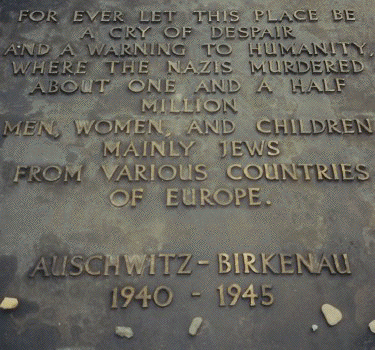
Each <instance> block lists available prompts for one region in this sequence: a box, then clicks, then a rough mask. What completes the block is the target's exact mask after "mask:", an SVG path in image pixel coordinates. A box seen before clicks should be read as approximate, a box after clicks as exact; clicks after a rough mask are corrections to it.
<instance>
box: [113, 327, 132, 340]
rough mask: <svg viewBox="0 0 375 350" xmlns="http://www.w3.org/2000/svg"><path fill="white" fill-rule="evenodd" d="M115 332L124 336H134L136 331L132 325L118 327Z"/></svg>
mask: <svg viewBox="0 0 375 350" xmlns="http://www.w3.org/2000/svg"><path fill="white" fill-rule="evenodd" d="M115 333H116V334H117V335H118V336H119V337H122V338H128V339H130V338H132V337H133V335H134V333H133V330H132V329H131V328H130V327H119V326H118V327H116V330H115Z"/></svg>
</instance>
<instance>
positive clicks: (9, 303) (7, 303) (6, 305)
mask: <svg viewBox="0 0 375 350" xmlns="http://www.w3.org/2000/svg"><path fill="white" fill-rule="evenodd" d="M18 304H19V303H18V299H17V298H8V297H5V298H4V299H3V301H2V302H1V304H0V309H3V310H12V309H15V308H16V307H17V306H18Z"/></svg>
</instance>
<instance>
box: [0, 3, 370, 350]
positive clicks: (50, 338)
mask: <svg viewBox="0 0 375 350" xmlns="http://www.w3.org/2000/svg"><path fill="white" fill-rule="evenodd" d="M334 7H337V8H341V9H343V8H351V9H354V10H355V11H356V17H357V21H356V22H354V23H350V24H344V23H334V22H332V20H330V19H329V13H330V10H331V9H332V8H334ZM299 8H302V9H304V8H308V9H317V10H318V11H319V13H321V14H322V15H321V16H320V17H321V20H320V21H319V22H317V23H312V24H311V23H293V24H291V26H292V27H293V30H294V31H295V32H296V33H297V34H298V40H299V41H301V42H302V41H306V42H326V41H357V42H360V41H365V42H367V46H366V55H365V56H364V57H363V58H361V60H362V61H363V62H364V63H365V68H366V70H365V72H364V73H362V74H360V75H357V76H353V75H348V76H346V77H345V79H346V82H347V86H346V88H345V90H344V92H343V93H342V94H316V93H312V94H309V95H307V94H306V95H301V94H292V93H291V92H290V87H289V78H290V77H289V76H283V75H274V76H268V78H269V81H270V82H271V83H272V84H273V86H274V87H276V88H275V89H274V93H273V94H266V93H264V94H256V93H255V90H256V88H257V86H258V85H259V83H260V81H261V76H260V75H254V76H253V75H250V72H249V69H248V63H247V61H248V60H249V57H248V56H247V53H246V51H244V50H240V49H236V50H235V52H234V53H233V55H232V56H231V57H230V60H231V61H232V62H233V66H234V72H233V74H231V75H230V76H228V77H229V78H236V79H238V80H239V81H240V82H241V84H242V89H241V91H240V93H238V94H237V95H236V97H237V98H238V102H239V109H240V111H239V113H237V114H236V115H228V116H227V117H226V116H224V115H221V114H217V115H215V116H207V115H205V114H203V113H201V114H199V115H195V116H191V115H178V116H176V115H165V116H162V118H163V120H165V121H166V125H167V126H168V128H169V130H170V131H171V136H170V139H176V140H180V139H183V140H190V139H193V140H196V142H197V144H198V146H197V148H196V151H195V152H194V154H193V155H192V156H191V157H190V159H189V160H188V161H189V162H190V163H198V162H204V163H205V164H207V166H208V169H209V173H210V180H208V181H206V182H205V183H204V184H202V186H203V185H204V186H205V187H209V188H212V189H213V188H217V187H219V186H222V184H223V183H224V184H225V185H227V186H228V187H231V186H233V187H249V186H250V187H251V186H259V187H261V188H262V196H264V197H266V198H268V199H270V200H272V203H273V205H272V206H271V207H268V208H267V207H262V208H250V209H249V208H247V207H241V208H234V207H228V208H196V209H195V208H184V207H181V206H180V207H178V208H166V207H165V204H164V199H163V195H162V194H163V192H164V190H165V188H166V187H189V186H192V187H194V186H195V187H197V186H199V184H198V183H194V184H187V185H186V184H184V183H183V182H179V181H175V182H173V183H172V184H170V183H168V184H165V183H162V182H160V181H159V182H149V183H144V184H142V185H143V187H144V188H145V191H146V193H147V197H146V198H145V199H144V200H143V201H142V203H141V204H140V205H139V207H138V208H136V209H130V208H128V207H125V208H114V207H113V206H111V205H110V203H109V202H108V196H109V194H110V193H111V191H112V190H114V189H116V188H118V187H119V185H117V184H114V183H108V182H107V181H106V180H105V178H104V176H103V174H102V173H100V171H99V167H100V165H101V164H102V163H103V157H102V155H101V151H100V150H101V141H103V140H106V139H109V140H110V139H112V138H113V137H112V136H110V135H109V136H96V135H91V136H90V137H87V138H82V137H77V136H75V134H74V129H73V122H72V121H73V120H74V119H88V120H90V119H97V120H101V119H103V120H104V119H115V118H119V119H120V118H133V117H134V118H140V117H141V113H140V109H139V96H135V95H134V94H131V93H129V92H128V91H127V90H126V86H125V84H126V82H127V81H128V80H129V78H128V76H120V75H116V76H113V77H111V78H110V79H112V84H111V86H110V88H108V89H107V91H106V93H105V94H95V93H94V94H91V95H79V94H76V95H72V96H66V95H62V94H60V95H58V96H53V95H52V96H41V95H34V96H30V95H29V94H28V91H29V90H30V87H31V86H32V84H33V82H34V81H35V78H34V77H30V76H29V77H19V76H17V77H15V76H13V75H12V73H11V71H10V63H9V62H10V59H9V58H7V57H2V58H1V61H0V67H1V69H0V74H1V78H0V116H1V119H2V120H9V121H13V122H15V121H17V120H56V121H57V122H58V125H59V130H60V131H61V136H60V138H58V139H56V140H55V139H52V138H47V137H29V138H27V137H13V136H10V137H7V138H2V139H1V140H0V141H1V149H0V164H1V177H0V186H1V204H0V255H1V256H0V296H16V297H18V298H19V299H20V307H19V308H18V309H17V310H15V311H13V312H0V348H1V349H11V350H18V349H38V350H44V349H46V350H50V349H59V350H63V349H64V350H67V349H75V350H78V349H79V350H89V349H90V350H91V349H125V348H126V349H254V350H257V349H262V350H263V349H330V350H331V349H374V348H375V335H373V334H372V333H370V331H369V329H368V326H367V325H368V323H369V322H370V321H372V320H373V319H375V299H374V295H375V282H374V281H375V272H374V271H375V270H374V267H375V263H374V254H375V251H374V247H375V245H374V243H375V216H374V204H373V203H374V195H375V189H374V185H373V180H370V181H367V182H363V183H359V182H347V183H342V182H321V183H319V182H316V181H311V182H301V181H298V182H295V183H294V182H291V181H289V182H271V181H270V182H267V181H263V180H262V181H259V182H256V183H251V182H247V181H241V182H240V183H235V182H233V181H229V180H226V179H225V176H224V169H225V165H226V164H228V163H231V162H239V163H242V164H247V163H250V162H252V161H253V160H252V159H251V158H250V157H243V159H240V160H236V159H233V160H228V159H227V158H226V159H224V160H222V159H220V158H219V153H218V151H217V150H216V149H215V147H216V145H217V143H218V141H219V140H222V139H224V137H217V136H205V137H193V136H190V137H186V136H185V135H183V132H184V130H185V129H186V125H188V123H189V122H190V120H191V119H192V118H193V117H194V118H195V119H197V120H200V119H202V120H203V119H214V118H216V119H223V118H224V117H225V118H228V119H233V120H234V121H235V123H236V125H237V130H236V133H235V134H233V135H230V136H228V137H226V138H227V139H228V140H232V139H236V140H260V139H268V138H267V137H264V136H262V135H260V134H258V133H256V131H255V121H256V120H257V119H260V118H264V117H266V118H270V119H272V118H279V119H281V118H285V119H286V118H297V119H304V120H309V119H321V120H322V119H340V118H345V117H347V118H363V117H369V118H371V119H372V118H373V113H374V112H373V109H374V98H373V97H374V94H375V88H374V75H373V70H374V63H373V62H374V61H373V58H370V57H369V53H370V52H371V50H372V49H375V47H374V46H375V44H374V39H373V38H374V34H375V29H374V26H373V24H374V18H375V17H374V15H375V7H374V4H373V2H372V1H369V0H368V1H366V0H362V1H359V0H358V1H357V0H355V1H344V0H341V1H328V0H319V1H308V0H304V1H290V0H288V1H286V0H281V1H270V0H264V1H258V2H256V1H245V0H238V1H234V0H233V1H229V0H223V1H206V0H195V1H190V2H185V1H173V0H172V1H171V0H169V1H168V0H164V1H163V0H153V1H150V0H140V1H137V2H134V1H130V0H124V1H110V0H107V1H104V0H103V1H100V0H94V1H90V2H87V1H79V0H63V1H55V0H53V1H51V0H48V1H47V0H40V1H23V0H17V1H16V0H14V1H11V0H3V1H2V2H1V3H0V49H1V50H2V52H3V50H4V49H5V48H6V47H7V45H8V44H9V43H10V42H17V43H18V42H20V43H22V42H29V41H31V42H43V43H48V44H51V45H53V46H54V47H59V46H60V45H64V44H65V43H66V42H71V43H72V44H73V45H76V47H79V45H82V44H80V43H81V42H82V40H80V39H79V38H78V36H79V30H82V29H83V28H84V26H83V25H72V24H69V23H70V22H69V20H68V19H69V18H70V16H71V14H72V12H73V11H74V10H95V9H116V10H122V11H124V12H125V13H129V14H132V16H130V18H131V19H132V18H133V19H134V17H135V16H134V13H135V12H136V11H139V10H142V9H143V10H151V9H152V10H176V11H179V17H180V18H181V25H183V24H185V25H191V24H192V21H191V19H190V13H191V11H192V10H195V9H200V10H204V9H206V10H224V9H236V10H238V11H239V12H240V16H241V22H240V25H243V26H249V25H254V22H253V21H252V19H251V18H252V15H251V10H253V9H263V10H266V9H270V10H273V11H275V12H278V13H279V12H280V11H282V10H287V11H292V10H296V9H299ZM21 9H38V10H43V9H44V10H46V9H54V10H56V11H58V13H59V17H60V18H62V20H61V22H60V23H59V24H58V25H51V24H45V23H44V24H38V25H35V24H32V23H24V24H19V23H17V22H16V17H17V13H18V12H19V11H20V10H21ZM131 19H130V20H129V22H128V23H126V24H129V25H131V24H135V22H134V21H133V23H132V20H131ZM110 26H111V25H101V26H98V25H97V24H93V25H91V27H92V28H93V29H94V30H95V31H96V32H97V33H99V34H98V38H97V40H98V41H103V42H105V41H106V40H108V39H107V36H106V33H107V31H108V27H110ZM162 26H163V25H160V26H158V25H154V27H155V28H160V27H162ZM260 26H269V25H266V24H264V22H262V24H261V25H260ZM77 28H79V30H78V29H77ZM194 28H195V29H196V32H195V35H194V36H191V37H190V38H189V39H187V40H186V43H187V44H188V45H190V46H189V54H188V55H187V56H186V57H185V58H183V60H188V59H195V60H199V59H204V58H205V57H204V56H203V55H202V54H201V51H199V50H198V49H197V48H199V45H201V43H202V42H209V40H207V39H205V40H203V39H202V36H206V37H207V38H208V32H207V26H206V25H200V26H194ZM200 32H202V33H200ZM204 33H205V34H204ZM152 38H154V37H152ZM155 40H163V38H162V37H156V38H155ZM245 42H246V41H241V42H237V41H235V40H234V41H231V43H232V44H233V46H234V47H235V48H236V47H239V48H242V47H245ZM78 56H79V57H81V58H84V54H83V53H79V54H78ZM77 58H78V57H77ZM319 59H321V58H319ZM165 60H166V59H165V58H164V57H161V58H157V57H154V58H153V57H151V58H150V62H151V67H152V71H153V72H156V73H154V75H150V77H152V76H153V77H154V78H156V77H158V76H165V75H166V74H164V73H163V71H164V68H163V67H164V65H165V63H164V62H165ZM90 61H94V62H95V61H100V59H90ZM159 67H160V70H159ZM88 76H89V77H101V78H108V75H107V74H105V73H102V72H99V71H95V70H94V69H92V70H90V72H89V74H88ZM203 78H204V77H203ZM211 78H213V76H211ZM194 79H195V80H194ZM176 80H177V81H178V89H179V91H178V93H180V94H183V95H184V93H185V90H187V91H189V90H191V86H192V84H194V83H195V81H197V80H198V78H193V79H192V78H191V76H190V75H185V76H184V75H180V76H176ZM191 95H192V94H191ZM171 97H172V96H171ZM186 97H187V98H189V97H193V96H186ZM215 97H220V95H216V96H215ZM142 117H144V116H142ZM155 118H159V117H155ZM272 138H275V137H272ZM120 139H121V140H123V141H129V137H124V138H123V139H122V138H120ZM134 139H135V140H142V137H141V136H135V137H134ZM149 139H160V140H161V139H163V137H160V136H158V137H156V136H150V137H149ZM269 139H271V137H269ZM277 139H279V140H280V142H281V152H282V153H281V155H280V156H278V157H274V158H272V157H263V158H259V159H256V160H255V161H256V162H258V163H259V164H262V163H266V162H278V163H283V162H285V163H288V162H291V161H295V162H303V163H340V162H344V163H363V164H366V165H367V167H368V168H369V169H370V172H371V177H374V175H375V174H374V169H375V166H374V165H375V164H374V159H375V158H374V151H375V148H374V145H375V144H374V141H373V136H371V135H370V136H366V135H362V136H358V135H357V136H352V135H346V136H338V135H331V136H327V134H322V135H320V136H315V137H310V136H306V137H304V136H280V137H278V138H277ZM147 161H150V160H143V161H142V162H143V163H147ZM157 162H160V163H163V162H164V163H170V162H173V161H169V160H160V159H158V160H157ZM67 163H77V164H84V166H85V173H84V174H85V176H84V181H83V182H82V183H81V184H74V183H69V184H62V183H53V184H46V183H43V184H37V183H33V184H28V183H26V182H25V181H21V182H20V183H19V184H13V183H12V178H13V175H14V169H15V165H16V164H38V165H44V164H59V165H65V164H67ZM118 163H121V164H122V163H124V161H123V160H119V162H118ZM121 185H124V186H127V185H128V184H126V182H124V183H121ZM158 252H163V253H185V252H188V253H192V254H193V256H194V264H196V261H197V260H198V259H209V260H210V261H211V262H212V263H211V265H210V266H209V267H206V268H200V267H199V266H196V265H193V267H192V269H193V274H192V275H191V276H176V275H175V274H172V275H171V276H167V277H166V276H162V275H160V274H158V275H157V276H153V277H147V276H143V277H127V276H118V277H97V278H95V277H90V276H82V277H79V278H72V277H68V278H46V279H43V278H41V277H40V276H39V277H37V278H34V279H30V278H29V277H28V274H29V272H30V268H31V267H32V266H33V264H34V263H35V261H36V260H37V259H38V258H39V257H40V256H41V255H52V254H59V255H75V254H83V255H86V256H89V255H93V254H106V255H113V256H116V255H119V254H142V253H144V254H145V253H155V254H157V253H158ZM218 252H227V253H234V252H253V253H255V254H259V253H261V252H267V253H271V252H275V253H303V254H306V253H307V252H312V253H315V254H318V255H319V254H322V253H326V254H331V253H344V252H345V253H348V254H349V257H350V262H351V268H352V275H351V276H330V275H329V274H327V273H326V272H324V273H322V274H321V275H320V276H312V275H308V274H304V275H303V276H295V275H293V276H273V275H271V274H269V275H264V276H262V275H239V276H236V275H233V274H228V275H224V276H218V274H217V268H216V265H215V263H214V262H215V255H216V254H217V253H218ZM223 283H224V284H226V285H227V284H230V283H238V284H240V285H241V286H243V287H244V286H246V285H248V284H249V283H254V284H255V285H256V286H258V285H260V284H261V283H264V284H272V285H273V286H274V288H273V292H274V295H275V304H274V305H272V306H271V307H267V308H265V307H262V306H260V305H258V306H256V307H255V308H249V307H248V306H247V305H246V302H244V301H240V302H239V303H238V305H236V306H234V307H231V308H229V307H226V308H219V307H218V298H217V292H216V288H217V287H218V286H219V285H220V284H223ZM126 284H132V285H135V286H137V287H138V288H139V287H141V286H143V285H145V284H148V285H149V286H150V287H153V288H154V287H155V286H157V285H168V286H170V287H171V288H172V289H173V290H174V292H175V298H174V301H173V303H172V305H170V306H169V307H166V308H163V309H160V308H157V307H156V306H155V305H153V304H151V306H150V307H149V308H148V309H142V308H141V307H140V306H139V305H138V303H135V302H133V303H132V304H131V305H130V306H129V307H128V308H127V309H123V310H121V309H119V310H111V309H110V307H109V306H110V301H109V300H110V290H111V289H112V288H114V287H120V286H123V285H126ZM193 290H201V291H202V292H203V295H202V297H201V298H198V299H194V298H192V297H190V293H191V291H193ZM324 303H330V304H333V305H335V306H336V307H338V308H339V309H340V310H341V311H342V313H343V315H344V318H343V320H342V321H341V323H339V324H338V325H337V326H335V327H329V326H328V325H327V324H326V323H325V320H324V319H323V316H322V314H321V312H320V307H321V305H322V304H324ZM196 316H200V317H202V318H203V320H204V322H203V326H202V328H201V330H200V331H199V334H198V335H197V336H196V337H191V336H189V335H188V328H189V325H190V323H191V320H192V319H193V318H194V317H196ZM312 324H317V325H319V329H318V331H317V332H315V333H313V332H312V331H311V325H312ZM116 326H130V327H132V329H133V331H134V334H135V336H134V338H132V339H131V340H126V339H120V338H118V337H116V335H115V334H114V330H115V327H116Z"/></svg>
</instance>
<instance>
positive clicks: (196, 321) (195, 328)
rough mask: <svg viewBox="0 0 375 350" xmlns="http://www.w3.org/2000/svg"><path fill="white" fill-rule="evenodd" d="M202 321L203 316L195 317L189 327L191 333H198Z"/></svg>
mask: <svg viewBox="0 0 375 350" xmlns="http://www.w3.org/2000/svg"><path fill="white" fill-rule="evenodd" d="M202 322H203V318H202V317H194V318H193V320H192V321H191V324H190V327H189V334H190V335H196V334H197V332H198V330H199V327H200V326H201V324H202Z"/></svg>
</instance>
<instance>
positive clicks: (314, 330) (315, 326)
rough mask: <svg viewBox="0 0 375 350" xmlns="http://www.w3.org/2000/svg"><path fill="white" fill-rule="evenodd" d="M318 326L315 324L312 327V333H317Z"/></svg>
mask: <svg viewBox="0 0 375 350" xmlns="http://www.w3.org/2000/svg"><path fill="white" fill-rule="evenodd" d="M318 328H319V327H318V325H316V324H313V325H312V326H311V329H312V331H313V332H316V331H317V330H318Z"/></svg>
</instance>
